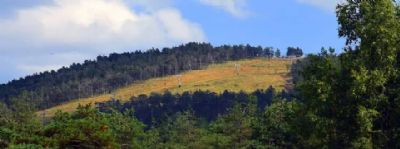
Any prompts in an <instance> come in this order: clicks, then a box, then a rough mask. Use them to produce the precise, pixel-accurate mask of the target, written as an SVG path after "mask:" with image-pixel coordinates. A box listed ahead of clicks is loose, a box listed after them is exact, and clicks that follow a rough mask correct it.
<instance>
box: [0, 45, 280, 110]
mask: <svg viewBox="0 0 400 149" xmlns="http://www.w3.org/2000/svg"><path fill="white" fill-rule="evenodd" d="M272 56H273V50H272V48H263V47H260V46H257V47H253V46H250V45H233V46H231V45H223V46H218V47H214V46H212V45H211V44H208V43H188V44H185V45H180V46H177V47H172V48H163V49H154V48H153V49H148V50H143V51H140V50H137V51H135V52H126V53H112V54H110V55H109V56H98V57H97V58H96V59H95V60H86V61H85V62H84V63H82V64H81V63H74V64H72V65H70V66H69V67H63V68H61V69H59V70H57V71H46V72H41V73H37V74H33V75H29V76H26V77H24V78H21V79H18V80H13V81H10V82H9V83H7V84H0V102H3V103H5V104H7V105H11V104H12V103H13V102H16V101H25V102H29V103H31V104H32V106H34V107H35V108H38V109H46V108H49V107H53V106H57V105H60V104H62V103H65V102H68V101H71V100H74V99H77V98H78V99H79V98H86V97H91V96H94V95H99V94H104V93H110V92H113V91H114V90H116V89H119V88H121V87H123V86H126V85H128V84H132V83H139V82H142V81H144V80H148V79H152V78H159V77H165V76H169V75H176V74H179V73H183V72H186V71H190V70H200V69H204V68H205V67H207V66H208V65H210V64H219V63H223V62H226V61H232V60H241V59H247V58H256V57H272Z"/></svg>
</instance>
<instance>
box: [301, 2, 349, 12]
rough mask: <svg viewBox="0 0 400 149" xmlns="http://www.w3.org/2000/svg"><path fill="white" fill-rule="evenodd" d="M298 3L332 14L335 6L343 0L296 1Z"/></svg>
mask: <svg viewBox="0 0 400 149" xmlns="http://www.w3.org/2000/svg"><path fill="white" fill-rule="evenodd" d="M297 1H298V2H300V3H304V4H309V5H313V6H315V7H319V8H321V9H324V10H326V11H330V12H334V10H335V8H336V5H337V4H338V3H339V2H343V1H344V0H297Z"/></svg>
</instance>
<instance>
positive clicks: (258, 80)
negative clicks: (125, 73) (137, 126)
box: [39, 58, 292, 116]
mask: <svg viewBox="0 0 400 149" xmlns="http://www.w3.org/2000/svg"><path fill="white" fill-rule="evenodd" d="M291 64H292V60H290V59H268V58H256V59H246V60H239V61H229V62H226V63H222V64H213V65H210V66H208V67H207V68H206V69H203V70H193V71H189V72H185V73H182V74H180V75H170V76H166V77H160V78H154V79H149V80H145V81H142V82H139V83H134V84H131V85H128V86H125V87H122V88H120V89H117V90H115V91H114V92H113V93H110V94H102V95H97V96H92V97H89V98H82V99H75V100H72V101H70V102H67V103H64V104H62V105H58V106H55V107H52V108H50V109H47V110H44V111H40V112H39V114H40V115H42V114H43V112H45V115H47V116H49V115H53V114H54V113H55V112H56V111H58V110H62V111H67V112H72V111H74V110H75V109H76V107H77V106H78V105H79V104H82V105H85V104H89V103H96V102H105V101H108V100H110V99H111V98H112V97H113V96H114V97H115V98H117V99H120V100H122V101H128V100H129V99H130V98H131V97H133V96H138V95H140V94H147V95H148V94H150V93H152V92H155V93H162V92H164V91H167V90H168V91H170V92H172V93H182V92H184V91H196V90H210V91H213V92H217V93H221V92H223V91H224V90H229V91H236V92H238V91H245V92H252V91H254V90H256V89H264V88H267V87H268V86H273V87H274V88H276V89H278V90H280V89H284V87H285V84H287V83H288V81H290V79H291V76H290V74H289V70H290V67H291ZM179 76H180V77H179ZM179 79H180V80H181V87H179V81H178V80H179Z"/></svg>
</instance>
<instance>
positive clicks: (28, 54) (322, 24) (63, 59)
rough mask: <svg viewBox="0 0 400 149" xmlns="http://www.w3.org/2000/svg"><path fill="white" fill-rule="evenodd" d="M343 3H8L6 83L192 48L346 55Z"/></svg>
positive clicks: (4, 3) (1, 57) (0, 30)
mask: <svg viewBox="0 0 400 149" xmlns="http://www.w3.org/2000/svg"><path fill="white" fill-rule="evenodd" d="M337 3H338V1H336V0H1V1H0V63H1V64H0V83H7V82H8V81H11V80H13V79H18V78H20V77H24V76H26V75H30V74H34V73H38V72H43V71H46V70H56V69H58V68H61V67H62V66H69V65H70V64H72V63H81V62H83V61H84V60H88V59H95V57H96V56H98V55H108V54H110V53H114V52H115V53H121V52H131V51H135V50H146V49H149V48H152V47H155V48H162V47H172V46H177V45H180V44H184V43H187V42H208V43H211V44H213V45H215V46H218V45H223V44H231V45H232V44H250V45H253V46H258V45H260V46H264V47H275V48H279V49H282V51H283V52H285V49H286V48H287V47H288V46H298V47H301V48H302V49H303V50H304V52H305V53H317V52H319V51H320V49H321V47H334V48H336V49H337V51H339V52H340V51H341V49H342V47H343V45H344V40H343V39H340V38H339V37H338V33H337V28H338V25H337V21H336V16H335V6H336V4H337Z"/></svg>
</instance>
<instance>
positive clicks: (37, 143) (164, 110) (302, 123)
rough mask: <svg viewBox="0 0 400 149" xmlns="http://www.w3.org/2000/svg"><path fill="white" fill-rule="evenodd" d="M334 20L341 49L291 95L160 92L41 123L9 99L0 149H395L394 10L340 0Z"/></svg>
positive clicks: (380, 3)
mask: <svg viewBox="0 0 400 149" xmlns="http://www.w3.org/2000/svg"><path fill="white" fill-rule="evenodd" d="M337 17H338V23H339V29H338V31H339V36H340V37H342V38H345V39H346V44H345V46H344V52H343V53H341V54H335V50H334V49H332V48H329V49H325V48H322V49H321V52H320V53H318V54H312V55H307V56H306V58H304V59H303V60H301V61H299V63H298V64H296V66H297V67H301V68H299V69H297V70H298V71H296V72H298V75H297V76H296V79H295V87H294V91H293V92H291V93H290V94H287V93H284V92H276V91H274V89H273V88H269V89H266V90H259V91H255V92H253V93H231V92H225V93H223V94H221V95H218V94H215V93H210V92H207V91H198V92H194V93H184V94H176V95H173V94H171V93H169V92H166V93H164V94H153V95H150V96H144V95H142V96H138V97H133V98H132V100H131V101H129V102H127V103H119V102H118V100H113V101H110V102H107V103H103V104H98V108H93V106H91V105H86V106H80V107H78V108H77V110H76V111H75V112H73V113H65V112H61V111H59V112H58V113H57V114H56V115H55V116H54V117H52V118H50V119H48V120H43V121H40V118H38V117H37V116H35V113H34V112H33V110H34V109H33V107H32V106H31V105H30V103H27V102H26V101H24V100H11V103H12V104H10V105H5V104H3V103H0V147H1V148H151V149H153V148H156V149H157V148H188V149H189V148H190V149H191V148H196V149H197V148H199V149H203V148H207V149H208V148H210V149H212V148H218V149H219V148H250V149H253V148H254V149H267V148H357V149H371V148H390V149H391V148H400V142H399V140H400V100H399V99H400V6H399V4H398V3H397V2H396V1H393V0H346V3H342V4H339V5H338V7H337ZM275 53H279V55H280V51H278V50H276V51H275ZM219 108H222V109H219Z"/></svg>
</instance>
